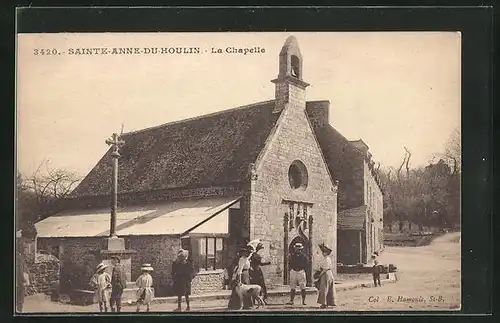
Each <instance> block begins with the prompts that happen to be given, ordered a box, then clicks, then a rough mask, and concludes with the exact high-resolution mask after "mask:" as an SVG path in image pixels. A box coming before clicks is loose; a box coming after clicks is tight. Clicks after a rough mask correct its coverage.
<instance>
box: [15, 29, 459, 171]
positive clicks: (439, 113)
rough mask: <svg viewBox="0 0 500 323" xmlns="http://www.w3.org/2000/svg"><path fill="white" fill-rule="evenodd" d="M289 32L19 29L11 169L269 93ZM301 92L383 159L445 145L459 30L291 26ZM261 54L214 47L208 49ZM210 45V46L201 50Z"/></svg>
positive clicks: (97, 152) (58, 160)
mask: <svg viewBox="0 0 500 323" xmlns="http://www.w3.org/2000/svg"><path fill="white" fill-rule="evenodd" d="M289 35H292V33H190V34H186V33H184V34H178V33H142V34H137V33H136V34H133V33H126V34H123V33H121V34H120V33H101V34H66V33H60V34H21V35H19V36H18V45H17V46H18V78H17V91H18V92H17V118H18V119H17V127H18V128H17V130H18V143H17V144H18V152H17V153H18V168H19V171H21V172H23V173H30V172H32V171H33V170H34V168H36V166H37V165H38V164H39V163H40V162H41V161H42V160H44V159H49V160H50V165H51V167H62V168H67V169H70V170H74V171H77V172H78V173H79V174H80V175H86V173H87V172H88V171H90V170H91V169H92V167H93V166H94V165H95V164H96V163H97V162H98V160H99V159H100V158H101V157H102V155H103V154H104V153H105V152H106V150H107V149H108V146H107V145H106V144H105V142H104V141H105V139H106V138H108V137H109V136H110V135H111V133H113V132H119V131H120V129H121V124H122V123H123V124H124V128H125V129H124V131H125V132H129V131H133V130H139V129H142V128H146V127H151V126H155V125H159V124H163V123H167V122H170V121H175V120H180V119H185V118H189V117H194V116H199V115H203V114H207V113H211V112H215V111H221V110H226V109H230V108H234V107H237V106H241V105H246V104H250V103H253V102H257V101H264V100H270V99H273V98H274V84H273V83H271V82H270V80H272V79H274V78H275V77H276V76H277V74H278V54H279V51H280V49H281V47H282V45H283V43H284V41H285V39H286V38H287V37H288V36H289ZM293 35H294V36H295V37H296V38H297V40H298V43H299V46H300V49H301V52H302V56H303V78H304V80H305V81H306V82H308V83H310V84H311V86H310V87H308V88H307V99H308V100H330V102H331V107H330V124H331V125H333V126H334V127H335V128H336V129H337V130H339V131H340V132H341V133H342V134H343V135H344V136H345V137H347V139H349V140H356V139H359V138H362V139H363V140H364V141H365V142H366V143H367V144H368V145H369V146H370V151H371V152H372V154H373V158H374V160H375V161H380V162H381V164H382V167H387V166H398V165H399V164H400V163H401V161H402V158H403V155H404V149H403V146H406V147H408V148H409V149H410V150H411V151H412V160H411V164H412V166H421V165H425V164H426V163H427V162H428V160H429V159H430V157H431V156H432V155H433V154H435V153H439V152H441V151H442V150H443V146H444V144H445V142H446V141H447V139H448V136H449V135H450V133H451V132H452V130H453V129H455V128H458V127H459V126H460V111H461V106H460V104H461V103H460V87H461V75H460V74H461V71H460V69H461V67H460V65H461V37H460V34H459V33H451V32H448V33H445V32H434V33H422V32H419V33H402V32H384V33H382V32H371V33H365V32H356V33H346V32H339V33H319V32H318V33H293ZM175 46H193V47H201V49H202V54H199V55H170V54H166V55H121V56H116V55H99V56H69V55H67V54H63V55H56V56H40V55H39V56H35V55H33V50H34V49H35V48H39V49H41V48H49V49H52V48H56V49H58V50H59V51H64V52H66V53H67V50H68V49H69V48H76V47H141V48H142V47H175ZM228 46H234V47H254V46H257V47H261V48H264V49H265V53H264V54H248V55H246V56H243V55H234V54H233V55H231V54H219V55H215V54H210V53H209V52H210V49H211V48H212V47H221V48H224V49H225V48H226V47H228ZM205 49H206V50H208V52H205Z"/></svg>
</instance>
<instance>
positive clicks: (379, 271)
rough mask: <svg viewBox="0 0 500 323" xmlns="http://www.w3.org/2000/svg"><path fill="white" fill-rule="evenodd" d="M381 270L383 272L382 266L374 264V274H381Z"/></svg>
mask: <svg viewBox="0 0 500 323" xmlns="http://www.w3.org/2000/svg"><path fill="white" fill-rule="evenodd" d="M381 272H382V266H380V265H373V269H372V273H373V275H374V276H377V275H380V273H381Z"/></svg>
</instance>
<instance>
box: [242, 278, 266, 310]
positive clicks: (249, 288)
mask: <svg viewBox="0 0 500 323" xmlns="http://www.w3.org/2000/svg"><path fill="white" fill-rule="evenodd" d="M261 289H262V288H261V287H260V286H259V285H246V284H243V283H241V282H239V283H237V285H236V287H235V291H236V293H237V294H238V297H239V299H240V308H239V309H241V308H242V307H243V300H244V299H245V297H250V298H251V299H252V300H256V301H257V308H259V307H260V306H265V303H264V300H263V299H262V297H261V296H260V291H261Z"/></svg>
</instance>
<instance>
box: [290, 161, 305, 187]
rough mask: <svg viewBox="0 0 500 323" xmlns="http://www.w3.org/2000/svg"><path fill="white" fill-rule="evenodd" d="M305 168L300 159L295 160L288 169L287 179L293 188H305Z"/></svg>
mask: <svg viewBox="0 0 500 323" xmlns="http://www.w3.org/2000/svg"><path fill="white" fill-rule="evenodd" d="M308 180H309V178H308V175H307V168H306V165H304V163H302V162H301V161H300V160H295V161H294V162H293V163H292V164H291V165H290V168H289V169H288V181H289V182H290V186H291V187H292V188H293V189H298V188H302V189H306V188H307V184H308Z"/></svg>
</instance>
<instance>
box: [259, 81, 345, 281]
mask: <svg viewBox="0 0 500 323" xmlns="http://www.w3.org/2000/svg"><path fill="white" fill-rule="evenodd" d="M280 91H289V92H288V93H280ZM277 102H280V103H281V104H284V110H283V112H282V114H281V117H280V120H279V121H278V125H277V128H276V130H275V133H273V134H271V136H270V141H269V142H268V144H267V146H266V148H265V149H264V151H263V153H261V155H260V156H259V160H258V161H257V162H256V167H257V169H256V175H257V179H254V180H253V181H252V184H251V200H250V223H251V227H250V239H256V238H260V239H262V240H263V242H264V246H265V249H264V250H263V251H261V253H262V255H263V258H264V260H266V259H268V260H270V261H271V265H269V266H264V267H263V268H262V269H263V271H264V275H265V276H266V277H267V279H268V282H269V284H270V285H275V284H276V285H279V284H283V274H284V273H283V265H284V249H283V248H284V247H285V246H284V245H283V243H284V228H283V216H284V213H285V212H286V210H287V207H286V205H284V204H283V200H284V199H286V200H290V201H298V202H308V203H311V204H312V209H311V214H312V215H313V217H314V224H313V242H312V246H313V259H312V260H313V267H315V266H316V265H317V262H318V260H319V250H318V248H317V245H318V243H321V242H324V243H326V244H327V245H330V246H331V248H332V249H333V250H334V252H333V253H332V260H333V263H336V243H337V239H336V231H337V230H336V217H337V203H336V200H337V195H336V192H334V191H335V189H334V185H333V183H332V180H331V179H330V176H329V173H328V170H327V166H326V164H325V162H324V159H323V155H322V152H321V150H320V148H319V145H318V143H317V141H316V137H315V134H314V133H313V130H312V127H311V125H310V123H309V120H308V118H307V116H306V113H305V105H306V101H305V90H304V89H302V88H300V87H299V86H292V85H290V86H284V87H280V86H278V85H277ZM294 160H300V161H302V163H303V164H304V165H305V166H306V168H307V172H308V186H307V188H306V189H305V190H303V189H301V188H299V189H292V188H291V186H290V184H289V179H288V170H289V167H290V164H291V163H292V162H293V161H294ZM289 243H290V241H289ZM286 247H288V246H286Z"/></svg>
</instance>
